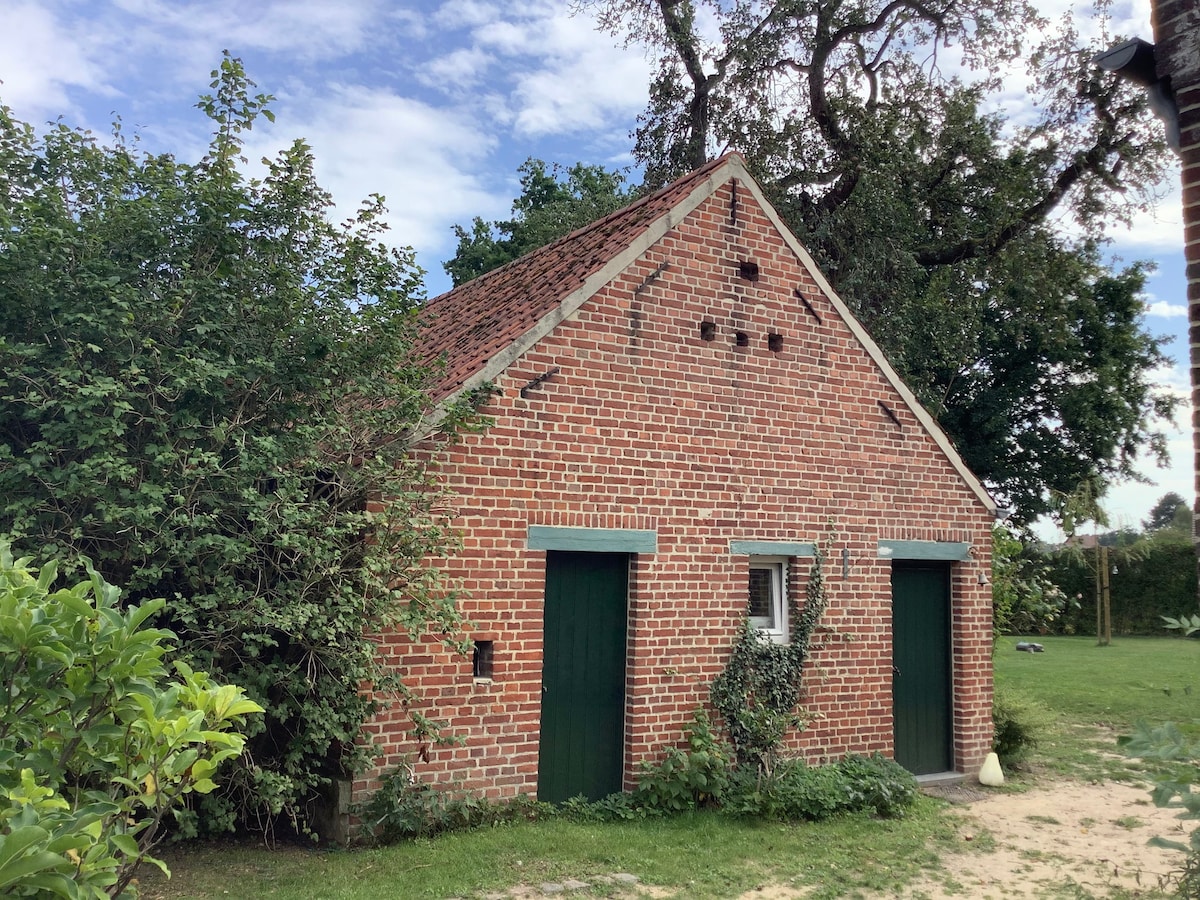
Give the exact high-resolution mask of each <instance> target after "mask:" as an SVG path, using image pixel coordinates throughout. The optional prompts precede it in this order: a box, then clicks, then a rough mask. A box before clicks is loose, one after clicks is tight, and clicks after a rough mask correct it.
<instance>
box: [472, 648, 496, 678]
mask: <svg viewBox="0 0 1200 900" xmlns="http://www.w3.org/2000/svg"><path fill="white" fill-rule="evenodd" d="M494 659H495V642H494V641H476V642H475V651H474V652H473V653H472V654H471V675H472V676H473V677H474V678H476V679H478V680H480V681H491V680H492V673H493V671H494V669H493V666H492V661H493V660H494Z"/></svg>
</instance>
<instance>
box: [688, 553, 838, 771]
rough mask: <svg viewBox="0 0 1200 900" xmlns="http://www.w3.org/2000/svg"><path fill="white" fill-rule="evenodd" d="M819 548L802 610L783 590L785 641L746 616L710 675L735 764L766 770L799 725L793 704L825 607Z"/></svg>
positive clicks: (795, 706)
mask: <svg viewBox="0 0 1200 900" xmlns="http://www.w3.org/2000/svg"><path fill="white" fill-rule="evenodd" d="M824 561H825V557H824V552H823V551H822V549H821V547H820V545H819V544H818V545H817V547H816V555H815V558H814V560H813V564H812V569H811V570H810V572H809V576H808V584H807V586H806V588H805V602H804V608H803V609H802V610H799V609H797V604H796V602H795V598H794V597H793V596H792V594H791V592H790V591H789V592H788V598H787V603H788V622H789V623H790V627H789V634H788V643H786V644H776V643H774V642H772V641H770V640H769V639H766V638H765V637H764V636H763V635H762V634H761V633H759V631H758V630H757V629H756V628H755V627H754V626H753V625H752V624H751V623H750V620H749V617H747V618H746V619H745V620H744V621H743V622H742V625H741V628H740V629H739V630H738V633H737V635H736V636H735V637H734V642H733V649H732V651H731V652H730V656H729V661H728V662H727V663H726V664H725V668H724V669H723V670H722V672H721V674H720V675H718V676H717V677H716V678H715V679H713V683H712V688H711V695H712V703H713V707H714V708H715V709H716V710H717V712H718V713H720V714H721V719H722V722H723V723H724V727H725V731H726V733H727V734H728V735H729V741H730V743H731V744H732V745H733V751H734V756H735V758H736V760H737V764H738V765H739V766H749V767H751V768H757V769H759V770H762V771H769V770H770V768H771V767H772V766H773V765H774V762H775V759H776V757H777V755H778V752H779V748H780V746H781V745H782V743H783V740H784V738H785V737H786V735H787V733H788V731H790V730H791V729H794V728H800V727H802V726H803V725H804V717H803V715H802V714H801V713H800V711H799V710H798V709H797V705H798V704H799V701H800V679H801V676H802V674H803V669H804V661H805V659H807V658H808V650H809V646H810V644H811V642H812V636H813V632H814V631H815V630H816V627H817V623H818V622H819V621H820V620H821V616H822V615H823V614H824V612H825V607H826V605H827V604H828V597H827V595H826V593H825V577H824V571H823V566H824Z"/></svg>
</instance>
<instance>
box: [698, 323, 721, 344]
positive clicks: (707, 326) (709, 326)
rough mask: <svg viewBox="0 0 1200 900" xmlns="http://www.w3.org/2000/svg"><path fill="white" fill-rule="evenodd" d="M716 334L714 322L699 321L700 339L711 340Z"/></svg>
mask: <svg viewBox="0 0 1200 900" xmlns="http://www.w3.org/2000/svg"><path fill="white" fill-rule="evenodd" d="M716 336H717V323H716V322H701V323H700V340H702V341H711V340H712V339H713V338H715V337H716Z"/></svg>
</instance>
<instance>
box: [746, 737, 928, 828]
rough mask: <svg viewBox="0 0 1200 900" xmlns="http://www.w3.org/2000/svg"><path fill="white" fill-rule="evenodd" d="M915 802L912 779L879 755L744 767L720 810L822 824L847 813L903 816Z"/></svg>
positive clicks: (748, 815)
mask: <svg viewBox="0 0 1200 900" xmlns="http://www.w3.org/2000/svg"><path fill="white" fill-rule="evenodd" d="M916 797H917V783H916V779H915V778H913V776H912V774H911V773H909V772H907V771H906V770H905V769H904V768H902V767H901V766H900V765H899V764H897V763H896V762H894V761H892V760H890V759H886V758H884V757H882V756H880V755H878V754H876V755H874V756H870V757H864V756H848V757H846V758H845V759H841V760H838V761H837V762H833V763H829V764H828V765H824V766H808V765H805V763H804V762H803V761H801V760H796V759H791V760H780V761H779V762H778V763H777V765H776V766H775V768H774V769H773V770H772V771H770V772H760V771H757V770H755V769H752V768H750V767H747V766H743V767H741V768H739V769H738V770H737V771H736V772H735V773H734V774H733V777H732V779H731V784H730V787H729V791H728V793H727V797H726V802H725V805H724V807H723V808H724V810H725V811H726V812H727V813H729V814H731V815H735V816H745V817H754V818H765V819H773V820H777V821H783V822H797V821H820V820H821V819H827V818H829V817H830V816H834V815H837V814H839V813H846V812H871V813H874V814H875V815H878V816H883V817H896V816H900V815H903V813H904V811H905V810H906V809H908V808H909V807H910V806H911V805H912V804H913V802H914V801H915V800H916Z"/></svg>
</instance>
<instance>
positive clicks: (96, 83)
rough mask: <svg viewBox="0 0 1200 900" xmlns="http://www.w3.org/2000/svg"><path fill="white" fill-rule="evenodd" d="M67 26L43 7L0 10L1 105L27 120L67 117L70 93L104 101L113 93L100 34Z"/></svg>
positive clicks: (20, 5)
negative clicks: (74, 90)
mask: <svg viewBox="0 0 1200 900" xmlns="http://www.w3.org/2000/svg"><path fill="white" fill-rule="evenodd" d="M79 25H80V23H78V22H76V23H75V25H74V26H72V25H68V24H66V23H65V22H64V21H62V20H60V19H58V18H56V17H55V16H54V14H53V12H52V11H51V9H50V8H48V7H46V6H45V5H44V4H40V3H20V2H18V3H8V4H2V5H0V60H3V62H0V81H3V84H0V100H3V102H4V103H6V104H7V105H9V106H10V107H12V108H13V109H14V110H15V111H16V112H17V113H18V115H19V116H21V117H24V118H30V119H32V118H35V117H43V116H48V115H58V114H62V113H67V112H69V111H71V110H72V109H73V106H72V103H71V101H70V93H69V90H70V89H71V88H83V89H84V90H87V91H90V92H93V93H95V94H99V95H101V96H112V95H113V94H115V93H116V91H115V89H114V88H113V87H112V86H111V85H110V84H108V83H107V81H106V80H105V68H104V66H102V65H101V63H100V59H101V58H102V57H103V56H104V55H105V54H104V52H103V49H104V45H105V41H104V40H102V39H101V34H100V32H101V31H102V29H98V28H94V27H91V26H86V25H85V26H84V27H83V28H82V29H81V28H80V27H79Z"/></svg>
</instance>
